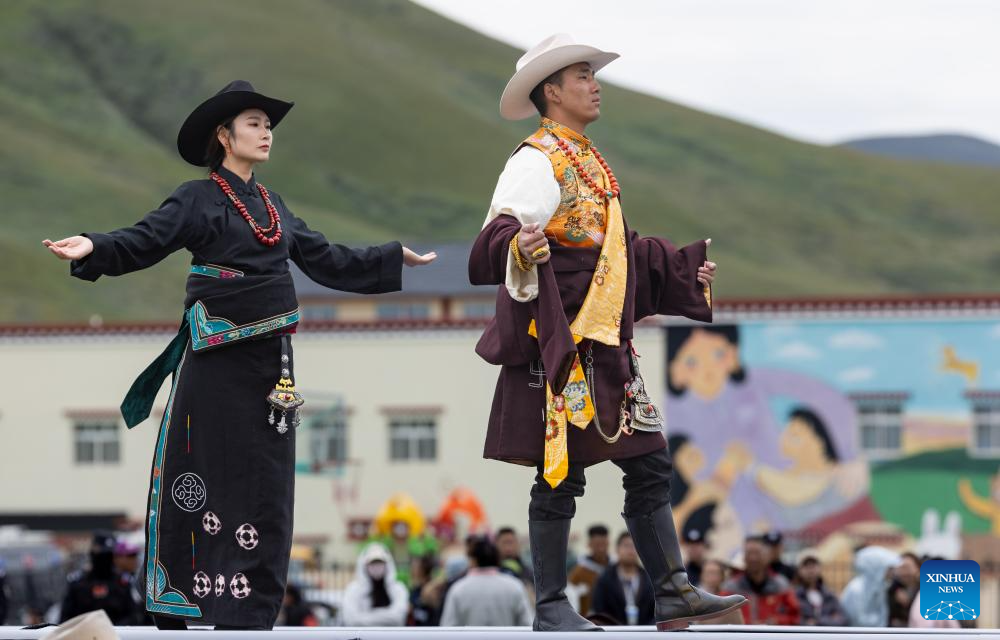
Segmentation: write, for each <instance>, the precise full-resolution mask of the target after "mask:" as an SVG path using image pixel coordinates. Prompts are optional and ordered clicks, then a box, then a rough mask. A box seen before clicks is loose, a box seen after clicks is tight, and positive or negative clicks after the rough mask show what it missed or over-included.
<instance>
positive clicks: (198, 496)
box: [170, 473, 208, 512]
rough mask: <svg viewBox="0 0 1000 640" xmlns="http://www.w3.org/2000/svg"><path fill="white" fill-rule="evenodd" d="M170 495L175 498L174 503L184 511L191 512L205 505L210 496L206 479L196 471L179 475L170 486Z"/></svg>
mask: <svg viewBox="0 0 1000 640" xmlns="http://www.w3.org/2000/svg"><path fill="white" fill-rule="evenodd" d="M170 495H171V497H173V499H174V504H176V505H177V506H178V507H180V508H181V509H183V510H184V511H191V512H193V511H197V510H198V509H201V508H202V507H204V506H205V500H206V499H207V498H208V493H207V492H206V491H205V483H204V481H202V479H201V478H199V477H198V476H197V474H194V473H184V474H181V475H179V476H177V479H176V480H174V484H173V485H172V486H171V488H170Z"/></svg>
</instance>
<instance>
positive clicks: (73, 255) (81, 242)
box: [42, 236, 94, 260]
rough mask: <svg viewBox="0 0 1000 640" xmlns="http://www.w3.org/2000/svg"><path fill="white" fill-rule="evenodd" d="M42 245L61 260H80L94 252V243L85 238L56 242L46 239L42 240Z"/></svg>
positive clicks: (77, 237)
mask: <svg viewBox="0 0 1000 640" xmlns="http://www.w3.org/2000/svg"><path fill="white" fill-rule="evenodd" d="M42 245H44V246H45V247H47V248H48V250H49V251H51V252H52V253H53V254H55V255H56V256H57V257H59V258H62V259H63V260H80V259H82V258H86V257H87V256H89V255H90V254H91V253H93V251H94V243H93V242H92V241H91V240H90V238H88V237H86V236H73V237H71V238H65V239H63V240H59V241H58V242H52V241H51V240H49V239H48V238H46V239H45V240H42Z"/></svg>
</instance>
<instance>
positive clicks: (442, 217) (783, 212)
mask: <svg viewBox="0 0 1000 640" xmlns="http://www.w3.org/2000/svg"><path fill="white" fill-rule="evenodd" d="M276 7H280V8H279V9H276ZM626 53H627V52H626ZM518 55H519V53H518V52H517V51H515V50H514V49H512V48H511V47H509V46H506V45H504V44H501V43H498V42H495V41H492V40H490V39H488V38H486V37H484V36H482V35H480V34H477V33H475V32H473V31H470V30H468V29H466V28H464V27H462V26H460V25H457V24H455V23H452V22H450V21H448V20H446V19H444V18H442V17H440V16H438V15H436V14H434V13H432V12H429V11H427V10H425V9H423V8H421V7H419V6H416V5H412V4H409V3H407V2H403V1H401V0H368V1H365V2H355V1H349V0H345V1H327V2H318V1H316V0H285V1H283V2H281V3H280V4H276V3H271V2H263V1H260V0H255V1H246V0H244V1H236V0H216V1H213V2H201V1H195V0H173V1H172V2H169V3H135V2H128V1H126V0H91V1H89V2H87V3H80V2H69V1H66V0H45V1H40V0H39V1H27V0H9V1H7V2H3V3H0V113H2V114H3V115H2V116H0V140H2V141H3V152H2V153H0V194H2V202H3V217H2V219H3V221H4V231H5V232H4V233H3V234H0V251H2V255H3V256H4V257H5V268H4V270H3V271H4V273H3V276H0V294H2V295H0V322H34V321H80V320H86V319H87V318H88V317H90V315H91V314H101V315H102V316H104V318H105V319H115V320H126V319H128V320H135V319H152V318H156V319H162V318H169V319H173V318H175V317H177V315H178V311H179V306H180V303H181V300H182V297H183V292H182V288H183V287H182V280H183V265H184V264H185V262H186V257H185V256H173V257H172V258H170V259H168V260H167V261H165V262H164V263H163V264H162V265H160V266H157V267H155V268H153V269H151V270H149V271H148V272H145V273H142V274H135V275H130V276H128V277H126V278H120V279H117V280H116V281H111V280H110V279H103V280H102V281H99V282H98V283H97V284H89V283H84V282H79V281H75V280H73V279H71V278H69V277H68V276H67V268H66V265H65V264H59V263H58V262H57V261H56V260H55V259H53V258H51V256H48V255H47V254H46V253H45V252H44V250H43V249H42V248H41V245H40V241H41V240H42V239H43V238H45V237H51V238H57V237H64V236H67V235H72V234H76V233H80V232H82V231H85V230H93V231H101V230H108V229H111V228H115V227H118V226H122V225H127V224H131V223H132V222H134V221H135V220H137V219H138V218H139V217H141V216H142V215H143V214H144V213H145V212H146V211H148V210H150V209H151V208H153V207H155V206H156V205H157V204H158V203H159V202H160V201H162V200H163V199H164V198H165V197H166V196H167V195H168V194H169V193H170V192H171V191H172V189H173V188H174V187H175V186H176V185H177V184H178V183H180V182H182V181H184V180H188V179H192V178H195V177H198V176H199V171H198V170H197V169H195V168H193V167H189V166H187V165H185V164H184V163H183V162H182V161H181V160H180V159H179V157H178V156H177V154H176V151H175V149H174V137H175V135H176V131H177V128H178V126H179V124H180V122H181V121H182V120H183V119H184V117H185V116H186V115H187V114H188V113H189V112H190V110H191V109H192V108H193V107H194V106H195V105H196V104H198V103H199V102H200V101H201V100H203V99H204V98H205V97H207V96H209V95H211V94H212V93H214V92H215V91H217V90H218V89H219V88H220V87H222V86H223V85H224V84H226V83H227V82H228V81H230V80H233V79H236V78H243V79H248V80H251V81H252V82H253V83H254V84H255V85H256V86H257V88H258V89H259V90H261V91H263V92H265V93H269V94H272V95H276V96H279V97H283V98H287V99H291V100H294V101H296V103H297V104H296V107H295V108H294V109H293V110H292V112H291V113H290V114H289V116H288V118H287V119H286V120H285V121H284V122H283V123H282V124H281V126H280V127H279V128H278V129H277V131H276V138H275V146H274V149H273V151H272V160H271V162H269V163H268V164H267V165H265V166H262V167H261V168H260V169H259V171H258V177H259V179H260V180H261V182H262V183H264V184H266V185H267V186H269V187H270V188H272V189H274V190H275V191H278V192H279V193H281V194H282V196H283V197H284V199H285V200H286V202H288V204H289V206H290V207H292V208H293V210H295V211H296V213H298V214H299V215H301V216H302V217H303V218H305V219H307V220H308V221H309V223H310V225H311V226H313V227H314V228H318V229H321V230H322V231H324V232H325V233H326V234H327V235H328V237H329V238H330V239H331V240H334V241H339V242H348V243H364V242H376V241H381V240H385V239H388V238H400V239H403V240H407V241H416V240H419V241H422V242H430V243H433V242H434V241H445V240H447V241H455V240H463V239H465V240H471V238H472V237H473V236H474V234H475V233H476V231H477V229H478V228H479V227H480V225H481V222H482V218H483V215H484V212H485V210H486V207H487V203H488V199H489V196H490V194H491V193H492V189H493V187H494V185H495V182H496V177H497V174H498V173H499V171H500V169H501V168H502V165H503V162H504V161H505V159H506V157H507V155H508V153H509V152H510V151H511V149H512V148H513V147H514V146H515V145H516V143H517V142H519V141H520V140H521V139H522V138H523V137H524V136H525V135H527V134H528V133H530V131H531V130H532V129H533V127H534V123H533V122H531V121H526V122H521V123H508V122H504V121H502V120H501V119H500V118H499V115H498V113H497V102H498V99H499V95H500V91H501V89H502V88H503V85H504V83H505V82H506V80H507V78H508V76H509V74H510V72H511V70H512V69H513V63H514V61H515V60H516V58H517V57H518ZM604 93H605V101H604V112H605V115H604V117H603V118H602V119H601V120H600V121H599V122H598V123H596V124H595V125H594V126H593V128H592V130H591V129H588V133H590V134H591V136H592V137H593V138H594V140H595V141H596V142H597V143H598V144H599V146H600V147H601V149H602V152H604V155H605V157H606V158H607V159H608V161H609V163H610V164H611V165H612V167H613V168H614V170H615V173H616V175H617V176H618V177H619V180H620V182H621V185H622V190H623V204H624V209H625V213H626V216H627V217H628V219H629V221H630V224H631V225H632V226H633V227H634V228H636V229H638V230H639V231H640V232H642V233H645V234H658V235H665V236H667V237H670V238H671V239H673V240H674V241H675V242H677V243H688V242H691V241H694V240H696V239H699V238H703V237H712V238H713V239H714V240H715V243H714V244H713V258H714V259H716V260H717V261H718V262H719V263H720V280H719V282H718V287H717V291H716V293H717V295H718V296H720V297H727V296H728V297H733V296H741V297H742V296H769V297H796V296H818V295H835V294H840V295H844V294H884V293H890V292H892V293H901V292H910V293H924V292H971V291H992V292H996V291H1000V285H998V283H997V279H996V277H995V274H996V273H997V272H998V271H1000V253H998V252H997V250H996V238H997V237H998V235H1000V215H998V211H997V205H996V203H997V202H1000V171H997V170H993V169H985V168H970V167H953V166H946V165H931V164H919V163H908V162H905V161H897V160H891V159H886V158H876V157H869V156H865V155H863V154H861V153H859V152H857V151H852V150H849V149H843V148H829V147H819V146H814V145H809V144H804V143H800V142H796V141H793V140H789V139H787V138H783V137H781V136H778V135H775V134H772V133H769V132H767V131H763V130H760V129H757V128H754V127H750V126H747V125H744V124H740V123H737V122H734V121H731V120H726V119H723V118H719V117H715V116H712V115H709V114H706V113H702V112H699V111H695V110H692V109H688V108H685V107H683V106H681V105H677V104H672V103H670V102H665V101H663V100H659V99H656V98H652V97H650V96H646V95H642V94H639V93H635V92H631V91H626V90H623V89H620V88H616V87H613V86H606V87H605V92H604ZM901 108H903V106H902V105H901Z"/></svg>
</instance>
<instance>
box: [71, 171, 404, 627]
mask: <svg viewBox="0 0 1000 640" xmlns="http://www.w3.org/2000/svg"><path fill="white" fill-rule="evenodd" d="M219 173H220V175H222V176H223V177H224V178H225V179H226V180H227V181H228V182H229V184H230V185H231V186H232V187H233V189H234V191H235V192H236V194H237V196H238V197H239V198H240V200H242V201H243V203H244V204H245V205H246V207H247V209H248V211H249V213H250V214H251V215H252V216H253V218H254V219H255V220H256V222H257V223H258V224H260V225H261V226H265V227H266V226H267V225H268V215H267V211H266V208H265V205H264V202H263V199H262V198H261V196H260V194H259V192H258V190H257V187H256V184H255V182H254V180H253V178H251V180H250V182H249V183H245V182H244V181H243V180H242V179H240V178H239V177H238V176H236V175H235V174H233V173H231V172H229V171H227V170H226V169H224V168H223V169H220V171H219ZM270 195H271V200H272V202H273V204H274V205H275V207H276V208H277V210H278V212H279V214H280V216H281V225H282V230H283V235H282V238H281V240H280V242H278V244H276V245H275V246H273V247H267V246H265V245H263V244H261V243H260V242H258V241H257V239H256V238H255V237H254V234H253V232H252V230H251V229H250V226H249V224H248V223H247V222H246V221H245V220H244V219H243V218H242V217H241V216H240V214H239V212H238V211H236V209H235V207H234V206H233V205H232V204H231V203H230V202H229V200H228V199H227V197H226V196H225V195H224V194H223V193H222V191H221V189H220V188H219V187H218V185H216V184H215V183H214V182H212V181H211V180H207V179H206V180H195V181H191V182H187V183H185V184H183V185H181V186H180V187H178V189H177V190H176V191H175V192H174V193H173V195H171V196H170V197H169V198H168V199H167V200H166V201H165V202H164V203H163V204H162V205H161V206H160V208H159V209H157V210H155V211H153V212H151V213H149V214H148V215H147V216H146V217H145V218H143V219H142V220H140V221H139V222H137V223H136V224H135V225H133V226H131V227H127V228H124V229H118V230H116V231H112V232H110V233H106V234H105V233H92V234H86V235H87V236H88V237H89V238H90V239H91V240H92V241H93V243H94V251H93V253H92V254H91V255H90V256H88V257H87V258H85V259H84V260H80V261H74V262H73V263H72V265H71V273H72V275H74V276H76V277H78V278H82V279H85V280H92V281H93V280H97V278H99V277H100V276H102V275H107V276H117V275H122V274H125V273H129V272H132V271H137V270H139V269H144V268H146V267H150V266H152V265H154V264H156V263H157V262H159V261H160V260H162V259H163V258H165V257H166V256H167V255H169V254H170V253H172V252H174V251H177V250H180V249H186V250H188V251H189V252H190V253H191V255H192V260H191V264H192V267H191V275H190V276H189V277H188V282H187V299H186V301H185V316H184V323H183V325H182V328H181V333H179V334H178V337H177V338H176V339H175V340H174V342H172V343H171V346H170V347H168V350H167V351H165V352H164V355H163V356H161V358H159V359H158V360H157V362H156V363H154V365H151V368H150V369H148V370H147V372H146V373H144V377H145V376H146V374H147V373H149V372H150V370H152V369H155V368H156V367H157V366H160V367H161V369H163V371H162V372H161V373H163V374H166V373H167V372H168V371H172V373H173V382H172V385H171V389H170V396H169V400H168V402H167V407H166V410H165V412H164V414H163V418H162V420H161V421H160V425H159V436H158V438H157V443H156V449H155V452H154V456H153V463H152V468H151V473H150V490H149V500H148V509H147V519H146V543H147V547H146V563H145V567H144V570H145V581H144V595H145V608H146V610H147V611H149V612H150V613H153V614H157V615H163V616H173V617H178V618H186V619H191V620H192V621H194V622H197V623H202V624H207V623H214V624H223V625H237V626H244V627H263V628H270V627H272V626H273V624H274V621H275V619H276V618H277V616H278V611H279V609H280V607H281V601H282V597H283V596H284V591H285V582H286V579H287V572H288V559H289V552H290V549H291V544H292V514H293V503H294V486H295V483H294V469H295V430H294V429H293V428H289V429H288V430H287V431H286V432H285V433H279V432H278V430H277V429H276V428H275V426H273V425H272V424H269V422H268V409H269V405H268V404H267V402H266V398H267V395H268V393H269V392H270V390H271V389H273V388H274V385H275V383H276V382H277V381H278V380H279V378H280V377H281V373H282V369H283V368H287V369H288V370H289V371H290V372H293V371H294V359H293V358H292V353H291V349H290V338H289V333H291V332H293V331H294V328H295V326H296V323H297V321H298V308H297V302H296V300H295V291H294V286H293V284H292V280H291V276H290V274H289V273H288V268H289V267H288V261H289V260H291V261H292V262H294V263H295V264H296V265H297V266H298V267H299V268H300V269H302V271H303V272H305V273H306V275H308V276H309V277H310V278H312V279H313V280H315V281H316V282H318V283H319V284H322V285H325V286H327V287H330V288H333V289H340V290H344V291H353V292H357V293H382V292H389V291H398V290H399V289H400V286H401V276H402V273H401V271H402V260H403V259H402V248H401V246H400V244H399V243H397V242H392V243H389V244H385V245H382V246H378V247H370V248H367V249H350V248H347V247H343V246H339V245H332V244H330V243H329V242H328V241H327V240H326V238H324V237H323V235H322V234H320V233H318V232H316V231H312V230H310V229H309V228H308V227H307V226H306V224H305V222H303V221H302V220H300V219H299V218H296V217H295V216H294V215H293V214H292V213H291V212H290V211H289V210H288V208H287V207H286V206H285V204H284V202H283V201H282V199H281V196H279V195H278V194H277V193H275V192H273V191H271V192H270ZM283 345H284V351H283ZM282 355H287V356H288V360H287V362H283V361H282ZM154 373H155V372H154ZM291 375H294V373H292V374H291ZM163 377H164V376H163V375H157V376H152V377H151V378H149V379H147V380H146V383H145V387H144V388H143V391H144V393H143V394H141V395H144V396H146V397H147V398H149V397H151V394H155V392H156V389H157V388H158V386H159V383H160V382H161V381H162V380H163ZM137 386H142V385H140V384H139V383H138V382H137ZM134 389H135V387H134ZM131 397H132V394H131V393H130V398H131ZM128 403H129V401H128V400H127V401H126V403H125V404H123V413H125V415H126V419H127V421H128V420H129V415H130V411H126V405H128ZM132 408H133V409H134V407H132ZM147 409H148V407H147ZM131 413H132V414H135V412H134V411H132V412H131ZM143 415H145V414H144V413H143V412H141V411H140V412H139V417H140V418H141V417H142V416H143ZM133 417H134V415H133ZM132 421H134V420H132ZM130 422H131V421H130Z"/></svg>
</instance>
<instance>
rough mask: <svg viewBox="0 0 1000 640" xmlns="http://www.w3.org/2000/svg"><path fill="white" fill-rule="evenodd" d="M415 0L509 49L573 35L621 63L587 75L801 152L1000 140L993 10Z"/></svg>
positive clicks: (867, 0) (774, 0)
mask: <svg viewBox="0 0 1000 640" xmlns="http://www.w3.org/2000/svg"><path fill="white" fill-rule="evenodd" d="M417 1H418V2H419V3H420V4H423V5H425V6H427V7H429V8H431V9H434V10H435V11H438V12H439V13H442V14H444V15H446V16H448V17H450V18H452V19H454V20H457V21H459V22H462V23H464V24H466V25H468V26H470V27H472V28H474V29H476V30H478V31H481V32H483V33H486V34H488V35H490V36H492V37H495V38H497V39H499V40H503V41H505V42H509V43H510V44H513V45H515V46H517V47H520V48H521V49H527V48H528V47H530V46H531V45H533V44H535V43H536V42H538V41H539V40H541V39H543V38H544V37H546V36H548V35H550V34H551V33H553V32H556V31H565V32H568V33H571V34H573V36H574V37H575V38H577V40H580V41H583V42H586V43H588V44H593V45H595V46H599V47H602V48H604V49H608V50H611V51H617V52H619V53H621V54H622V57H621V59H619V60H617V61H615V62H614V63H612V64H611V65H609V66H608V67H607V68H606V69H605V70H604V71H602V72H601V74H600V76H599V77H603V78H606V79H608V80H610V81H612V82H615V83H617V84H621V85H625V86H628V87H631V88H634V89H639V90H641V91H644V92H647V93H652V94H654V95H658V96H662V97H664V98H667V99H670V100H675V101H677V102H680V103H683V104H686V105H688V106H692V107H695V108H698V109H703V110H706V111H710V112H713V113H718V114H722V115H726V116H730V117H733V118H735V119H738V120H742V121H744V122H750V123H753V124H756V125H759V126H762V127H764V128H767V129H771V130H773V131H778V132H781V133H784V134H786V135H789V136H792V137H795V138H799V139H802V140H808V141H812V142H819V143H832V142H839V141H842V140H844V139H847V138H852V137H861V136H869V135H873V134H879V135H882V134H913V133H937V132H953V133H967V134H972V135H976V136H980V137H984V138H987V139H989V140H991V141H994V142H1000V73H998V70H1000V44H998V43H1000V37H998V27H1000V0H574V1H573V2H545V1H544V0H502V1H500V0H494V1H490V2H487V1H484V0H417ZM510 62H511V72H513V68H514V62H515V61H514V60H511V61H510ZM498 99H499V96H498ZM608 107H610V108H612V109H613V108H614V106H613V105H608Z"/></svg>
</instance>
